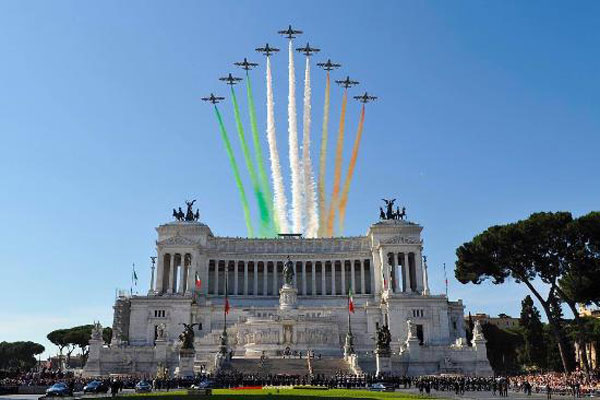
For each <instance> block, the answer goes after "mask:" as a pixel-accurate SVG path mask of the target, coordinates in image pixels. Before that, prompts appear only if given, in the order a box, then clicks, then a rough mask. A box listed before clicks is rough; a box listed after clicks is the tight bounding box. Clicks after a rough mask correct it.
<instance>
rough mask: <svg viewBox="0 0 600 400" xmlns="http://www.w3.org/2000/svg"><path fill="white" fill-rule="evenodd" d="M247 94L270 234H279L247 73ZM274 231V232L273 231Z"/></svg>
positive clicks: (250, 83) (247, 74) (250, 84)
mask: <svg viewBox="0 0 600 400" xmlns="http://www.w3.org/2000/svg"><path fill="white" fill-rule="evenodd" d="M246 94H247V97H248V114H249V115H250V126H251V128H252V142H253V144H254V152H255V154H256V164H257V166H258V177H259V183H260V190H261V192H262V194H263V196H264V199H265V201H266V203H267V208H268V209H267V211H268V215H267V216H266V218H267V219H268V221H269V231H270V233H274V232H279V227H278V226H277V220H276V219H275V218H274V214H273V196H272V194H271V189H270V186H269V178H268V177H267V172H266V171H265V161H264V157H263V152H262V146H261V145H260V139H259V136H258V126H257V124H256V107H255V106H254V96H253V95H252V82H250V74H249V73H248V71H246ZM273 229H274V230H273Z"/></svg>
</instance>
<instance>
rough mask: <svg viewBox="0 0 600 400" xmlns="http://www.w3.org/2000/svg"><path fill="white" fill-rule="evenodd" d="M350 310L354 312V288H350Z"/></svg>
mask: <svg viewBox="0 0 600 400" xmlns="http://www.w3.org/2000/svg"><path fill="white" fill-rule="evenodd" d="M348 311H349V312H351V313H353V312H354V297H353V296H352V289H348Z"/></svg>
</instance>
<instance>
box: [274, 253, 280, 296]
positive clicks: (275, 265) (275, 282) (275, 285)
mask: <svg viewBox="0 0 600 400" xmlns="http://www.w3.org/2000/svg"><path fill="white" fill-rule="evenodd" d="M273 294H274V295H275V296H277V295H278V294H279V287H277V261H273Z"/></svg>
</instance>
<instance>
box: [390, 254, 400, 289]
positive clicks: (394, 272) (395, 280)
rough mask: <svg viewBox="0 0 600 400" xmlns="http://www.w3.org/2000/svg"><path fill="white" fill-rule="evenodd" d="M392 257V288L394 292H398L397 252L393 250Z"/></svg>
mask: <svg viewBox="0 0 600 400" xmlns="http://www.w3.org/2000/svg"><path fill="white" fill-rule="evenodd" d="M391 254H392V259H391V260H389V261H390V262H391V263H392V264H391V265H390V270H391V272H390V276H391V279H390V284H391V285H392V287H391V289H393V290H392V292H393V293H397V292H398V266H397V263H396V253H394V252H392V253H391Z"/></svg>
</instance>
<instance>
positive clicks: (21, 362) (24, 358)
mask: <svg viewBox="0 0 600 400" xmlns="http://www.w3.org/2000/svg"><path fill="white" fill-rule="evenodd" d="M44 350H45V349H44V346H42V345H41V344H39V343H35V342H0V369H18V370H21V371H25V370H28V369H30V368H31V367H33V366H34V365H35V356H36V355H38V354H41V353H43V352H44Z"/></svg>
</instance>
